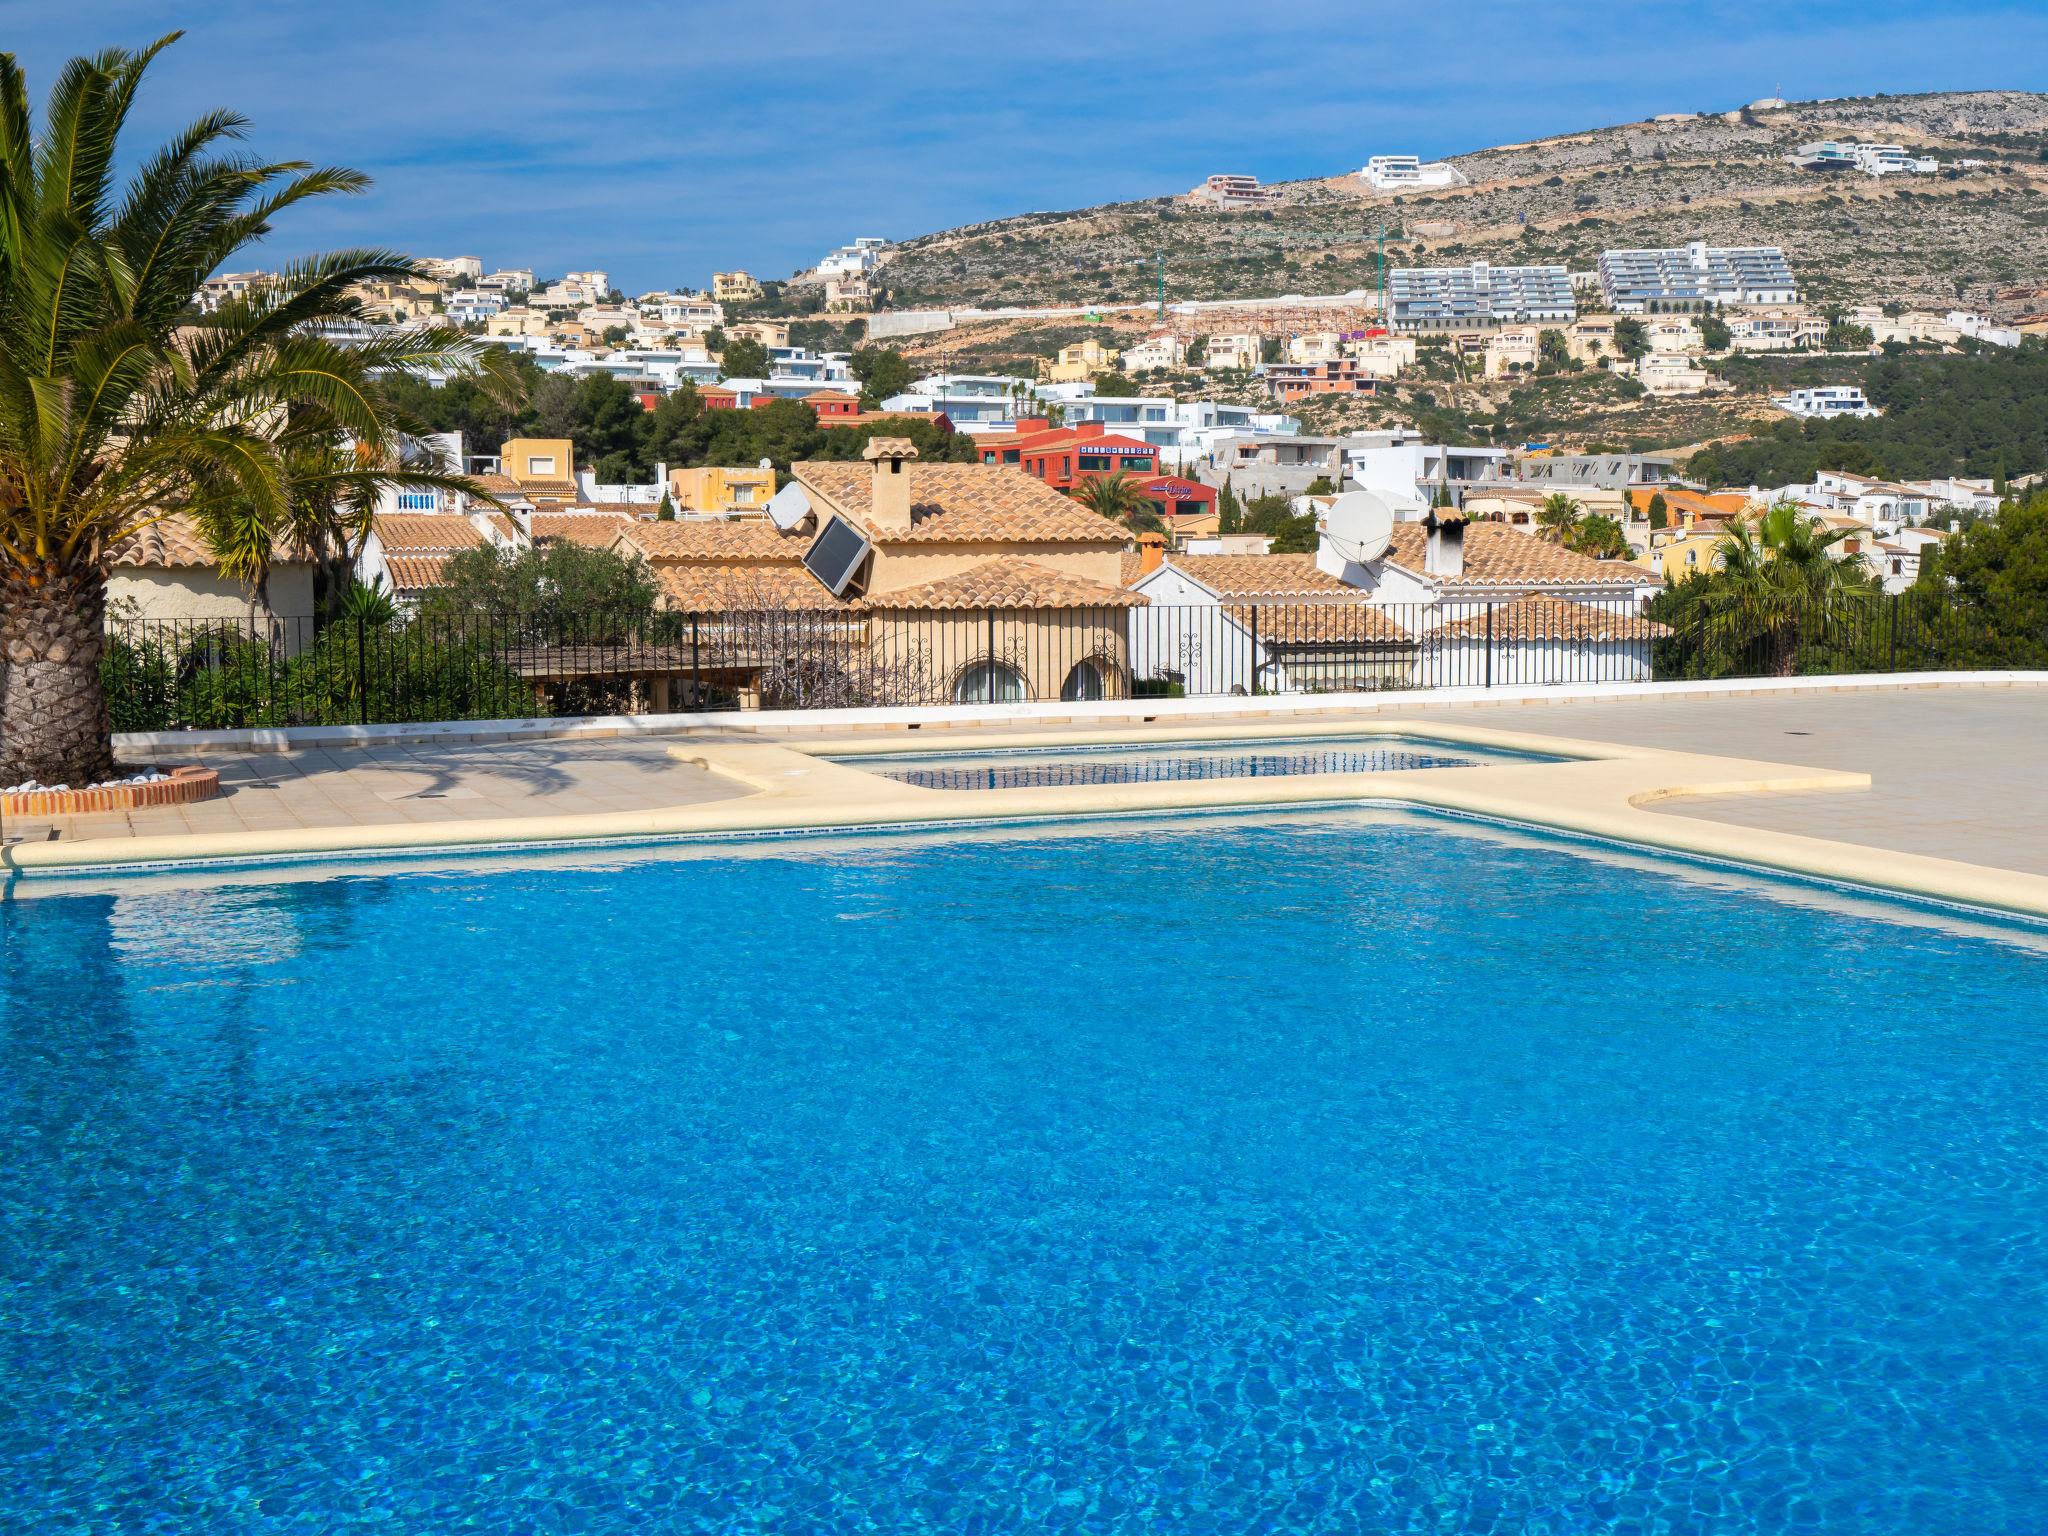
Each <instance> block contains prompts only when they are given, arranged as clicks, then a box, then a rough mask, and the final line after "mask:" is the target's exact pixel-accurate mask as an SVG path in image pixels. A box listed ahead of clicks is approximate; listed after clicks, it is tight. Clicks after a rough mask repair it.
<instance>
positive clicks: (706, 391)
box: [697, 384, 740, 411]
mask: <svg viewBox="0 0 2048 1536" xmlns="http://www.w3.org/2000/svg"><path fill="white" fill-rule="evenodd" d="M697 398H698V399H699V400H701V401H702V402H703V403H704V409H705V410H707V411H736V410H738V409H739V408H740V396H739V391H738V390H734V389H727V388H726V387H725V386H724V385H723V384H705V385H701V386H699V388H698V390H697Z"/></svg>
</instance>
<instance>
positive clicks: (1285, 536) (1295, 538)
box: [1266, 512, 1320, 555]
mask: <svg viewBox="0 0 2048 1536" xmlns="http://www.w3.org/2000/svg"><path fill="white" fill-rule="evenodd" d="M1319 539H1320V535H1318V534H1317V533H1316V520H1315V515H1314V514H1313V513H1307V512H1305V513H1303V514H1302V515H1301V516H1299V517H1292V516H1290V517H1283V518H1281V519H1280V520H1279V522H1278V523H1277V524H1276V525H1275V526H1274V528H1273V531H1272V543H1270V544H1268V545H1267V546H1266V553H1268V554H1270V555H1312V554H1314V553H1315V551H1316V545H1317V543H1318V542H1319Z"/></svg>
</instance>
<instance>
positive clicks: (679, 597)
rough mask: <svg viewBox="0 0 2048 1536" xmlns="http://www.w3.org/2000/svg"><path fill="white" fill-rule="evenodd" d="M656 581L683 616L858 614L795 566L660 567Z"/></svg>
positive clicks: (692, 564) (851, 602) (850, 603)
mask: <svg viewBox="0 0 2048 1536" xmlns="http://www.w3.org/2000/svg"><path fill="white" fill-rule="evenodd" d="M654 579H655V581H656V582H658V583H659V584H660V586H661V593H662V596H663V597H664V598H666V599H667V600H668V603H669V605H670V606H671V607H673V608H678V609H681V610H682V611H683V612H685V613H732V612H741V611H746V610H755V609H760V610H771V611H787V612H805V613H857V612H859V611H860V608H861V604H860V603H859V602H858V601H856V600H848V599H843V598H836V597H834V596H833V595H832V594H831V593H830V592H827V591H826V590H825V588H824V587H823V586H822V585H820V584H819V582H818V580H817V578H816V577H814V576H812V575H811V573H810V572H809V571H807V570H805V569H804V568H803V567H802V566H798V565H729V564H728V565H714V564H710V563H699V562H695V561H691V562H685V563H677V564H672V565H658V566H656V567H655V570H654Z"/></svg>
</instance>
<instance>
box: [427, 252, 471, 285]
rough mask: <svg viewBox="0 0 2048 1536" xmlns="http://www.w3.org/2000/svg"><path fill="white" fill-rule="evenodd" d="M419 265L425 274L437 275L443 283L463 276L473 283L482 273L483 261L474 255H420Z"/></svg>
mask: <svg viewBox="0 0 2048 1536" xmlns="http://www.w3.org/2000/svg"><path fill="white" fill-rule="evenodd" d="M419 266H420V270H421V271H422V272H424V273H426V274H427V276H429V277H438V278H439V279H441V281H442V282H444V283H452V282H457V281H459V280H460V279H462V278H465V277H466V278H468V279H469V280H470V281H471V282H472V283H473V282H476V281H478V280H479V279H480V278H482V276H483V275H484V264H483V261H482V259H481V258H479V257H476V256H422V257H421V258H420V260H419Z"/></svg>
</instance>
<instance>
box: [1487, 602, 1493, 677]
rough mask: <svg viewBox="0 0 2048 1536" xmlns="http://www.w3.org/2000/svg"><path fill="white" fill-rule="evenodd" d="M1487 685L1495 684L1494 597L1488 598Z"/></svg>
mask: <svg viewBox="0 0 2048 1536" xmlns="http://www.w3.org/2000/svg"><path fill="white" fill-rule="evenodd" d="M1486 686H1487V687H1489V688H1491V687H1492V686H1493V599H1492V598H1490V597H1489V598H1488V599H1487V600H1486Z"/></svg>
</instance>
